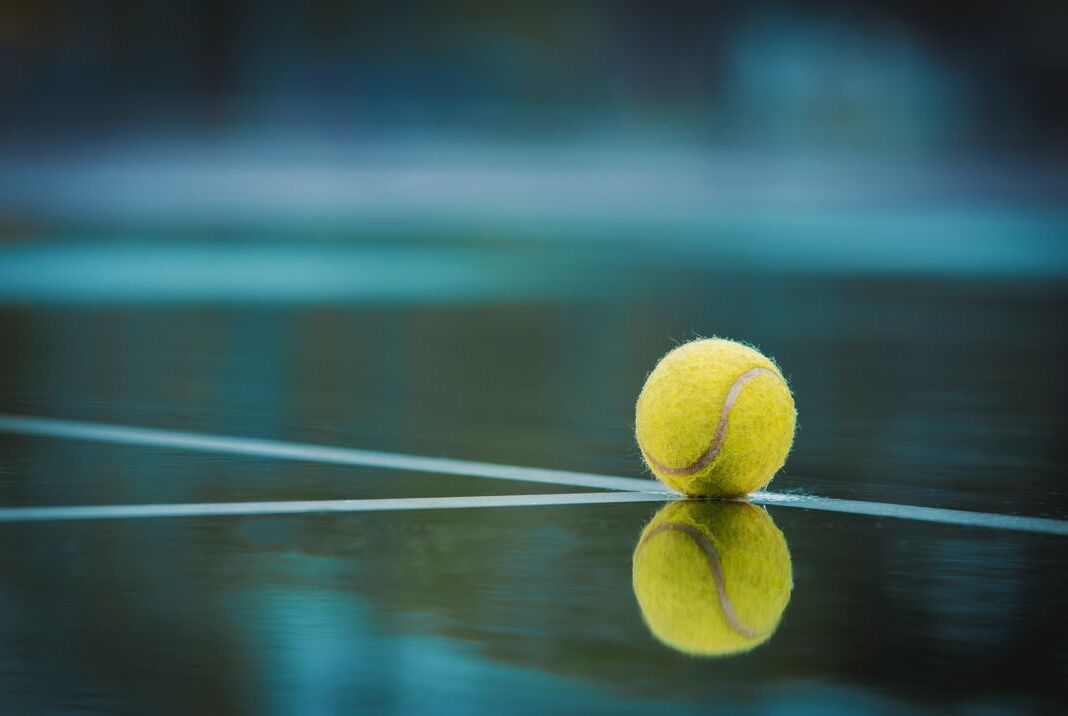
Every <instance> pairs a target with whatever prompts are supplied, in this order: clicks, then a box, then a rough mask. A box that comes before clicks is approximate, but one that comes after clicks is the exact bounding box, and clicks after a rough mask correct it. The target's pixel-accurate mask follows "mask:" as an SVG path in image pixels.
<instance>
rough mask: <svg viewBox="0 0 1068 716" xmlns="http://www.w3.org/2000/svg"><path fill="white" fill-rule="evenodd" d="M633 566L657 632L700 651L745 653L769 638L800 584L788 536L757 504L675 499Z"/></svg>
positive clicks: (641, 544) (647, 533) (684, 648)
mask: <svg viewBox="0 0 1068 716" xmlns="http://www.w3.org/2000/svg"><path fill="white" fill-rule="evenodd" d="M633 570H634V571H633V584H634V594H635V596H636V597H637V598H638V604H639V606H640V607H641V610H642V616H643V617H644V619H645V623H646V625H647V626H648V627H649V630H650V631H651V632H652V633H653V635H654V636H656V638H657V639H659V640H660V641H661V642H663V643H664V644H666V645H667V646H670V647H671V648H673V649H677V650H679V651H681V652H685V653H687V654H693V655H698V656H725V655H728V654H737V653H741V652H745V651H749V650H750V649H753V648H755V647H756V646H759V645H760V644H763V643H764V642H766V641H767V640H768V639H770V638H771V635H772V634H774V633H775V630H776V629H777V628H778V626H779V621H780V620H781V619H782V615H783V612H784V611H785V609H786V605H787V603H789V601H790V592H791V590H792V589H793V570H792V567H791V564H790V551H789V549H788V548H787V546H786V538H785V537H783V534H782V532H781V531H780V530H779V528H778V527H776V526H775V523H774V522H773V521H772V519H771V517H770V516H769V515H768V513H767V512H766V511H765V510H764V509H763V508H762V507H758V506H757V505H753V504H750V503H740V502H705V501H680V502H674V503H672V504H669V505H667V506H666V507H664V508H663V509H661V510H660V511H659V512H658V513H657V514H656V516H655V517H654V518H653V521H652V522H650V523H649V524H648V526H646V528H645V529H644V530H643V531H642V534H641V537H640V538H639V540H638V546H637V547H635V549H634V563H633Z"/></svg>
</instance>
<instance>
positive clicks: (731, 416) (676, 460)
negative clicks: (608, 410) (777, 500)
mask: <svg viewBox="0 0 1068 716" xmlns="http://www.w3.org/2000/svg"><path fill="white" fill-rule="evenodd" d="M796 419H797V410H796V409H795V408H794V398H793V396H792V395H791V394H790V388H789V387H788V386H787V385H786V379H785V378H783V377H782V373H781V372H779V368H778V366H776V365H775V363H774V362H773V361H772V360H771V359H770V358H767V357H766V356H764V355H763V354H761V353H760V352H759V351H757V350H755V349H753V348H750V347H749V346H745V345H742V344H741V343H736V342H734V341H728V340H724V339H722V338H704V339H701V340H696V341H692V342H691V343H686V344H684V345H681V346H679V347H678V348H676V349H674V350H673V351H671V352H670V353H668V354H667V355H665V356H664V357H663V358H661V359H660V362H659V363H657V364H656V368H654V369H653V372H652V373H650V374H649V377H648V378H647V379H646V381H645V387H643V388H642V392H641V395H639V396H638V404H637V406H636V408H635V419H634V426H635V433H636V435H637V438H638V447H639V448H640V449H641V451H642V457H644V458H645V464H646V465H648V466H649V469H650V470H652V472H653V474H654V475H656V476H657V477H658V478H660V480H661V481H662V482H664V483H665V484H666V485H667V486H668V487H671V488H674V489H675V490H678V491H679V492H682V493H684V494H686V495H690V496H692V497H737V496H741V495H745V494H747V493H749V492H752V491H753V490H756V489H759V488H761V487H763V486H764V485H766V484H768V483H769V482H770V481H771V478H772V476H774V475H775V473H776V472H777V471H778V470H779V468H781V467H782V466H783V463H784V462H786V456H787V454H788V453H789V452H790V447H791V445H792V444H793V441H794V425H795V423H796Z"/></svg>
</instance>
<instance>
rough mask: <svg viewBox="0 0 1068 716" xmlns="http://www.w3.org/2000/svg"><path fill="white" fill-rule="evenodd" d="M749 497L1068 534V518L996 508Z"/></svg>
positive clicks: (779, 495) (790, 504) (767, 494)
mask: <svg viewBox="0 0 1068 716" xmlns="http://www.w3.org/2000/svg"><path fill="white" fill-rule="evenodd" d="M748 499H749V501H750V502H755V503H757V504H760V505H778V506H780V507H802V508H807V509H810V510H823V511H825V512H846V513H848V514H851V515H867V516H869V517H892V518H895V519H901V520H918V521H920V522H940V523H942V524H947V525H961V526H964V527H987V528H989V529H998V530H1014V531H1016V532H1038V533H1041V534H1050V535H1063V536H1068V521H1065V520H1056V519H1050V518H1047V517H1021V516H1018V515H999V514H996V513H992V512H971V511H969V510H950V509H946V508H944V507H919V506H916V505H897V504H894V503H892V502H864V501H861V500H839V499H837V498H834V497H816V496H812V495H784V494H782V493H778V492H754V493H753V494H751V495H749V498H748Z"/></svg>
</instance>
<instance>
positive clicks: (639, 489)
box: [0, 414, 1068, 536]
mask: <svg viewBox="0 0 1068 716" xmlns="http://www.w3.org/2000/svg"><path fill="white" fill-rule="evenodd" d="M0 431H6V432H11V433H21V434H24V435H38V436H43V437H53V438H69V439H75V440H91V441H97V442H107V443H119V444H123V445H142V446H151V447H161V448H173V449H180V450H195V451H199V452H211V453H229V454H236V455H244V456H252V457H268V458H278V459H283V460H295V461H306V462H321V463H329V464H335V465H353V466H357V465H358V466H363V467H377V468H384V469H391V470H410V471H414V472H428V473H437V474H445V475H462V476H467V477H484V478H490V479H496V480H521V481H525V482H538V483H543V484H552V485H566V486H569V487H587V488H595V489H604V490H622V491H625V492H636V493H640V494H641V495H643V497H644V498H645V499H633V498H632V499H631V500H627V499H625V498H623V497H622V496H618V494H617V493H606V494H607V495H616V496H617V499H614V500H613V499H606V500H604V501H605V502H613V501H615V502H628V501H634V502H644V501H656V500H670V499H674V498H676V497H678V495H676V494H675V493H673V492H668V491H666V490H663V489H661V488H660V487H659V486H658V483H655V482H653V481H651V480H643V479H639V478H633V477H611V476H608V475H593V474H590V473H584V472H570V471H566V470H546V469H541V468H531V467H517V466H513V465H497V464H493V463H485V462H471V461H467V460H452V459H449V458H434V457H423V456H419V455H404V454H400V453H387V452H377V451H372V450H355V449H350V448H333V447H326V446H322V445H309V444H302V443H289V442H279V441H274V440H258V439H255V438H228V437H216V436H212V435H202V434H197V433H183V432H176V431H171V430H155V429H150V428H135V427H129V426H123V425H102V424H97V423H84V422H76V421H69V420H53V419H50V418H32V417H24V416H17V415H3V414H0ZM534 497H538V498H546V501H545V502H536V503H531V504H568V503H566V502H552V501H549V499H548V498H560V499H564V498H567V497H569V496H568V495H539V496H534ZM570 497H574V495H571V496H570ZM413 499H414V498H413ZM418 499H420V500H436V501H441V500H454V501H455V500H468V501H471V500H479V499H483V500H493V499H505V500H506V499H509V498H507V497H504V498H492V497H487V498H472V497H468V498H418ZM511 499H518V498H511ZM749 499H750V501H752V502H756V503H759V504H764V505H778V506H782V507H803V508H808V509H811V510H824V511H828V512H845V513H849V514H857V515H867V516H870V517H892V518H897V519H906V520H919V521H922V522H940V523H943V524H951V525H961V526H967V527H987V528H991V529H1003V530H1016V531H1020V532H1041V533H1045V534H1054V535H1065V536H1068V521H1066V520H1058V519H1049V518H1043V517H1019V516H1016V515H998V514H992V513H987V512H969V511H965V510H949V509H944V508H940V507H914V506H912V505H895V504H892V503H885V502H862V501H859V500H839V499H835V498H831V497H810V496H807V495H784V494H779V493H774V492H756V493H754V494H752V495H750V498H749ZM372 502H375V503H379V502H381V503H383V506H381V507H378V508H367V509H403V508H402V507H389V506H388V503H393V502H396V501H394V500H335V501H327V502H325V503H321V504H338V505H340V504H342V503H350V504H355V503H368V504H369V503H372ZM580 503H581V502H576V503H575V504H580ZM236 504H245V505H260V506H261V507H262V508H266V507H267V506H270V505H287V504H303V505H310V504H312V503H306V502H305V503H284V502H283V503H272V502H267V503H236ZM408 504H411V505H415V504H416V503H408ZM491 504H492V503H491V502H487V503H486V505H485V506H490V505H491ZM440 506H450V505H440ZM452 506H463V505H452ZM468 506H472V507H473V506H475V505H473V504H472V505H468ZM500 506H504V505H503V504H502V505H500ZM150 507H159V508H167V509H170V508H171V507H174V508H176V509H177V510H178V511H175V512H173V513H170V512H168V513H167V514H174V515H176V516H177V515H180V514H190V515H192V514H196V513H194V512H185V513H183V512H182V511H181V510H193V509H196V508H198V507H205V506H202V505H174V506H170V505H162V506H152V505H141V506H133V505H131V506H125V505H120V506H116V507H115V508H112V507H107V506H105V507H99V508H92V509H107V510H112V509H116V508H117V509H121V510H122V511H133V513H136V511H137V509H147V508H150ZM22 509H34V510H46V509H47V510H71V509H90V508H66V507H56V508H52V507H48V508H44V507H42V508H0V514H10V513H11V512H12V510H22ZM233 509H238V508H236V507H235V508H233ZM241 509H246V508H241ZM410 509H415V508H414V507H412V508H410ZM419 509H429V507H420V508H419ZM281 511H283V512H284V511H285V510H284V509H283V510H281ZM298 511H299V510H298ZM306 511H310V512H315V511H318V509H312V508H308V509H307V510H306ZM22 514H26V513H22ZM209 514H267V512H255V511H253V512H248V513H246V512H240V511H238V512H219V513H209ZM123 516H126V515H123ZM130 516H133V514H131V515H130ZM141 516H145V517H147V516H155V515H149V514H144V515H141ZM8 519H10V518H8ZM42 519H45V518H42ZM48 519H56V518H48ZM68 519H69V518H68Z"/></svg>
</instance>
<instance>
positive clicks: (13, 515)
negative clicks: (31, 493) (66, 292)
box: [0, 492, 675, 523]
mask: <svg viewBox="0 0 1068 716" xmlns="http://www.w3.org/2000/svg"><path fill="white" fill-rule="evenodd" d="M674 498H675V496H673V495H669V494H667V493H664V492H571V493H566V494H559V495H487V496H478V497H402V498H384V499H374V500H301V501H292V502H202V503H192V504H163V505H84V506H81V505H78V506H69V507H5V508H0V523H2V522H55V521H62V520H108V519H133V518H138V517H217V516H222V515H231V516H233V515H298V514H315V513H320V514H322V513H327V512H392V511H397V510H448V509H463V508H472V507H534V506H539V505H599V504H610V503H620V502H664V501H665V500H671V499H674Z"/></svg>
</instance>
